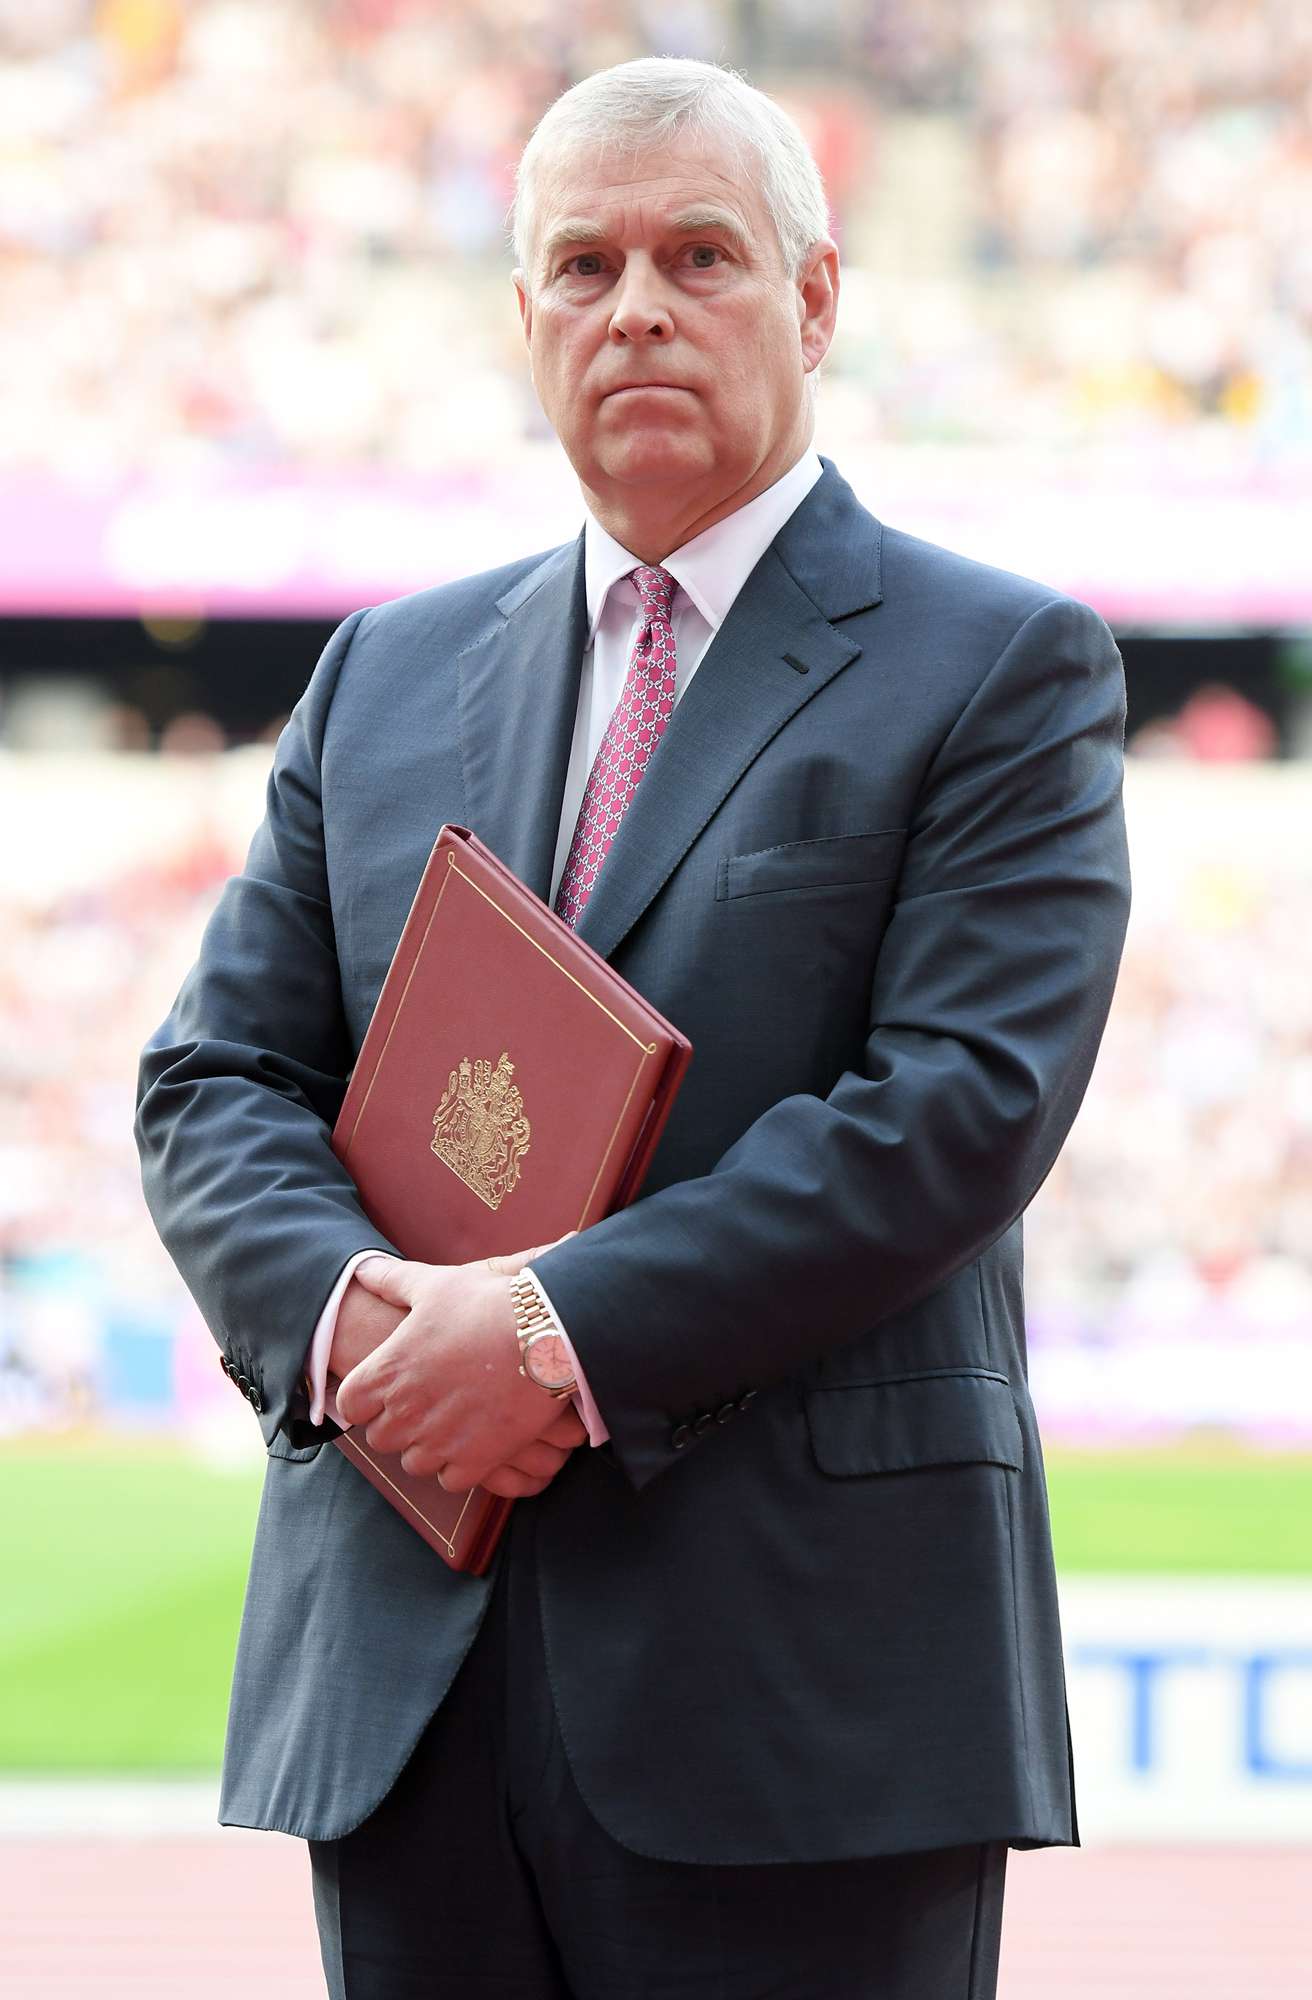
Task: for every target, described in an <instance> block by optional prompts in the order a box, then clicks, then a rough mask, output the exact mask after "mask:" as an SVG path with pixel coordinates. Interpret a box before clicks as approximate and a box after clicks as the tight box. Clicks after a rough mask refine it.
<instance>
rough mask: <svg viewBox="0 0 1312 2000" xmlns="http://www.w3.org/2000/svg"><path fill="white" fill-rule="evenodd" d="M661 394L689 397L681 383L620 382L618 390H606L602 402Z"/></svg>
mask: <svg viewBox="0 0 1312 2000" xmlns="http://www.w3.org/2000/svg"><path fill="white" fill-rule="evenodd" d="M653 393H661V394H664V395H670V396H683V395H691V393H692V392H691V390H689V389H686V388H685V387H684V385H683V383H682V382H621V383H620V385H619V387H618V388H615V389H608V390H607V391H606V394H605V396H604V397H603V398H602V401H603V402H610V401H611V399H612V398H613V397H615V396H650V395H652V394H653Z"/></svg>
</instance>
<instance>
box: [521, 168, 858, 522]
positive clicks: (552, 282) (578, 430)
mask: <svg viewBox="0 0 1312 2000" xmlns="http://www.w3.org/2000/svg"><path fill="white" fill-rule="evenodd" d="M534 234H535V241H534V245H533V253H532V254H533V263H532V268H531V270H530V271H529V272H527V273H523V272H521V273H517V274H516V288H517V290H518V292H519V297H520V309H521V312H522V315H523V322H524V334H525V338H526V340H527V342H528V347H529V354H530V358H531V363H532V370H533V382H534V386H535V388H536V389H537V392H538V396H539V398H540V399H541V402H542V407H543V409H544V410H545V412H546V414H547V417H548V419H549V421H550V422H551V424H552V427H553V428H554V430H555V431H556V433H557V435H558V436H559V438H560V440H561V443H562V444H563V445H564V447H565V450H566V451H567V452H568V454H569V457H570V460H571V462H572V464H573V466H574V469H575V471H576V473H577V474H578V476H579V478H580V480H581V481H582V483H583V485H584V487H585V488H586V489H588V490H589V491H590V492H591V493H593V494H594V495H596V496H597V497H598V498H600V499H601V500H602V501H604V502H610V503H611V504H613V505H616V506H619V507H620V508H622V509H624V510H625V511H626V512H628V513H630V514H635V513H636V514H639V515H640V514H641V513H642V511H643V509H644V507H650V509H651V510H652V511H653V513H659V512H661V511H662V509H664V510H665V511H667V512H668V511H669V509H670V507H671V505H672V504H673V505H674V507H675V510H676V511H677V512H679V513H681V514H683V515H684V516H686V518H687V519H688V520H690V521H692V520H696V519H697V518H698V517H699V515H701V516H704V515H705V513H706V512H707V511H708V510H710V511H713V510H715V508H716V507H717V506H718V505H719V503H720V502H722V501H723V500H725V499H726V498H728V497H730V496H734V495H740V494H742V493H743V490H744V488H747V487H754V488H756V490H760V487H761V486H762V485H765V484H769V483H771V482H772V481H773V479H775V478H778V477H779V476H780V475H781V474H782V473H783V472H785V471H787V469H788V467H789V466H790V465H791V464H792V463H793V462H794V460H795V459H796V458H797V457H798V456H799V455H800V454H801V452H802V450H803V449H804V448H805V446H806V444H807V442H808V440H809V438H810V434H811V414H810V398H809V395H808V394H807V389H806V377H807V375H808V374H809V373H810V371H811V370H812V369H813V368H814V367H815V366H816V364H817V363H818V362H819V360H820V359H821V356H822V355H823V354H824V351H825V349H826V347H827V346H828V344H829V339H830V334H831V331H832V321H833V304H834V297H835V294H836V278H837V256H836V253H835V252H834V250H833V246H832V245H831V244H828V243H826V244H825V245H824V246H822V247H821V248H820V250H819V251H818V252H817V253H816V255H815V256H814V257H813V258H812V260H811V263H810V264H809V265H808V267H807V271H806V272H804V273H803V274H802V277H801V279H800V280H798V281H794V280H793V279H792V278H790V277H789V275H788V273H787V271H786V269H785V267H784V261H783V254H782V252H781V250H780V247H779V241H778V238H777V236H776V234H775V230H774V225H773V223H772V222H771V220H770V216H769V213H768V211H767V209H766V207H765V203H764V201H763V199H762V197H761V194H760V192H759V189H758V187H757V185H756V183H755V180H754V179H753V178H752V177H751V176H750V174H747V173H745V172H744V171H743V170H741V169H740V168H739V167H738V165H737V164H736V162H735V160H734V158H733V155H732V154H731V152H730V151H729V149H728V148H727V147H724V146H721V145H717V144H715V143H703V142H699V141H697V140H695V139H693V138H691V137H686V138H682V139H678V140H676V141H675V142H674V143H673V144H672V145H670V146H668V147H663V148H661V149H660V150H655V151H650V152H646V153H643V154H640V155H639V156H638V157H637V159H636V160H635V159H634V158H633V157H632V155H629V154H624V153H616V152H608V153H601V154H597V153H592V154H588V153H585V152H583V151H582V150H570V151H568V152H566V153H564V154H562V155H561V156H560V157H558V158H557V159H554V160H548V161H547V162H544V165H543V168H542V171H541V175H540V179H539V184H538V191H537V202H536V215H535V232H534ZM817 273H818V275H817ZM703 503H705V504H703Z"/></svg>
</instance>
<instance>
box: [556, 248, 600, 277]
mask: <svg viewBox="0 0 1312 2000" xmlns="http://www.w3.org/2000/svg"><path fill="white" fill-rule="evenodd" d="M565 269H566V270H567V271H568V272H569V273H570V274H571V275H572V276H573V277H575V278H599V277H600V276H601V271H602V262H601V258H600V257H599V256H598V254H597V252H596V251H595V250H582V251H580V253H579V255H578V256H577V257H571V258H570V260H569V262H568V264H567V265H566V266H565Z"/></svg>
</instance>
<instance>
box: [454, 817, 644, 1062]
mask: <svg viewBox="0 0 1312 2000" xmlns="http://www.w3.org/2000/svg"><path fill="white" fill-rule="evenodd" d="M446 859H447V866H448V868H454V870H455V872H456V874H457V875H458V876H459V877H460V879H461V881H462V882H468V884H469V886H470V888H471V889H472V890H473V891H474V894H475V895H476V896H481V897H482V898H483V901H484V902H485V903H490V904H491V905H492V908H493V909H494V910H495V911H496V912H497V913H498V915H499V916H503V917H504V918H505V920H506V922H507V923H508V924H510V925H511V926H512V928H513V929H515V930H517V931H518V932H519V934H520V936H521V937H522V938H527V939H528V942H529V943H530V944H531V945H532V947H533V949H534V951H540V952H541V953H542V956H543V957H544V958H546V959H550V961H551V963H552V964H553V965H554V966H555V968H556V970H557V972H563V973H564V975H565V977H566V979H568V981H569V983H570V985H571V986H577V987H578V989H579V992H580V993H584V994H586V995H587V997H588V999H589V1000H591V1002H592V1004H593V1006H594V1007H600V1009H601V1011H602V1013H603V1014H604V1015H605V1016H606V1019H607V1020H608V1021H613V1022H614V1023H615V1026H616V1027H617V1028H618V1029H619V1031H620V1033H621V1034H622V1035H627V1036H628V1038H629V1040H630V1041H631V1042H635V1043H636V1044H637V1046H638V1047H639V1048H640V1049H642V1050H643V1051H644V1053H645V1054H647V1055H649V1056H654V1055H655V1053H656V1044H655V1042H644V1041H643V1039H642V1037H641V1035H635V1034H634V1032H633V1030H632V1028H626V1027H625V1025H624V1023H623V1021H621V1019H620V1017H619V1015H618V1014H612V1013H611V1011H610V1008H609V1007H608V1006H607V1005H606V1003H605V1001H604V1000H598V998H597V996H596V994H595V993H593V992H591V991H590V989H589V988H588V987H586V986H585V985H584V984H583V981H582V980H581V979H576V978H575V977H574V974H573V973H572V972H571V971H570V969H569V967H568V966H567V965H562V964H561V962H560V960H559V959H558V958H557V957H556V954H555V953H554V952H552V951H548V950H547V947H546V946H545V945H544V944H539V943H538V941H537V939H536V938H535V937H534V936H533V934H532V932H531V931H526V930H525V929H524V926H523V924H517V923H516V922H515V919H514V918H513V917H512V916H511V914H510V912H509V910H507V909H504V908H503V907H502V905H501V904H500V903H498V901H497V899H496V897H495V896H489V895H488V893H487V890H486V889H480V888H479V885H478V883H477V882H476V881H475V880H474V878H473V876H472V875H466V873H465V871H464V869H463V868H462V867H461V866H460V863H459V862H458V861H457V860H456V857H455V855H454V854H452V853H451V851H450V850H449V849H448V850H447V857H446ZM447 879H448V880H450V877H449V876H448V878H447ZM433 915H434V916H436V915H437V904H436V903H434V905H433ZM424 936H425V938H427V936H428V932H427V931H425V932H424ZM419 949H420V950H421V951H422V950H423V945H422V944H421V945H420V947H419Z"/></svg>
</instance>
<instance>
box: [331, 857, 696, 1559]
mask: <svg viewBox="0 0 1312 2000" xmlns="http://www.w3.org/2000/svg"><path fill="white" fill-rule="evenodd" d="M691 1055H692V1048H691V1045H690V1044H689V1042H688V1041H687V1040H686V1039H685V1037H684V1036H682V1035H680V1034H679V1032H678V1030H677V1029H675V1028H673V1027H671V1025H670V1023H669V1022H668V1021H666V1020H664V1019H663V1018H662V1016H661V1015H659V1014H658V1013H657V1012H656V1010H655V1009H654V1008H653V1007H649V1006H648V1004H647V1002H646V1001H645V1000H644V999H643V998H642V996H641V994H639V993H636V992H635V991H634V989H633V988H632V987H631V986H630V985H629V984H628V982H627V980H624V979H622V978H621V977H620V976H619V974H618V973H617V972H615V971H613V970H612V968H611V967H610V966H609V965H607V963H606V961H605V959H603V958H599V957H598V955H597V953H596V952H595V951H593V950H592V948H591V946H589V945H586V944H584V942H583V941H582V939H581V938H579V937H576V936H575V934H574V932H573V931H572V930H571V929H570V928H569V926H568V925H567V924H564V923H562V922H561V920H560V918H559V917H557V916H556V915H555V914H554V912H553V911H551V910H550V909H548V907H547V905H546V904H545V903H544V902H542V900H541V899H540V897H537V896H535V895H534V894H533V893H532V891H531V890H530V889H526V888H525V886H524V884H523V883H522V882H521V881H519V879H518V878H517V877H516V876H515V875H512V874H511V872H510V870H509V869H508V868H506V867H504V866H503V865H502V863H501V862H500V861H498V860H497V858H496V856H495V855H494V854H492V853H491V852H490V851H489V849H487V848H486V847H484V846H483V844H482V842H481V841H480V840H478V839H477V838H476V837H475V835H474V834H472V833H470V832H468V831H467V830H466V829H465V828H464V827H460V826H444V827H443V828H442V830H441V832H440V833H439V834H438V837H437V841H436V844H435V846H434V848H433V851H432V854H431V855H430V856H429V859H428V864H427V866H426V867H425V869H424V874H423V879H422V881H421V882H420V884H419V889H418V892H417V893H416V896H415V899H414V903H413V904H412V906H411V909H410V914H409V916H408V917H407V919H406V923H405V929H404V930H403V931H402V933H401V938H400V942H399V943H398V945H397V947H396V952H395V954H394V956H393V959H392V963H391V967H390V969H389V971H388V974H387V978H386V979H385V980H384V982H383V988H382V992H381V993H380V994H379V997H378V1004H377V1006H376V1007H375V1009H374V1013H373V1018H372V1020H371V1021H370V1023H369V1027H368V1030H367V1032H366V1034H365V1038H364V1042H363V1044H362V1046H361V1049H360V1054H359V1057H358V1059H357V1062H356V1065H355V1069H354V1071H353V1072H352V1075H351V1081H350V1084H349V1087H348V1089H347V1092H346V1097H345V1099H344V1101H343V1104H342V1109H341V1113H340V1115H339V1117H338V1119H337V1123H336V1125H335V1126H334V1128H333V1139H332V1143H333V1150H334V1152H335V1153H336V1154H337V1156H338V1158H339V1159H340V1160H341V1161H342V1163H343V1165H344V1166H345V1167H346V1168H347V1169H348V1171H349V1172H350V1174H351V1177H352V1178H353V1180H354V1181H355V1184H356V1186H357V1187H358V1188H359V1190H360V1198H361V1200H362V1202H363V1204H364V1207H365V1209H366V1211H367V1212H368V1214H369V1216H370V1218H371V1219H372V1221H373V1222H374V1223H375V1224H376V1225H377V1227H378V1228H379V1229H381V1230H382V1232H383V1234H384V1235H385V1236H387V1237H389V1238H390V1239H391V1241H392V1242H393V1243H395V1244H396V1246H397V1248H398V1249H399V1250H401V1251H402V1252H403V1253H404V1254H405V1255H406V1256H407V1257H413V1258H419V1259H422V1260H423V1261H424V1262H425V1263H431V1264H463V1263H468V1262H470V1261H471V1260H472V1259H474V1258H479V1257H490V1256H496V1255H498V1254H500V1253H503V1252H506V1251H513V1250H524V1249H528V1248H530V1247H531V1246H532V1245H534V1244H538V1243H551V1242H554V1241H555V1240H556V1238H557V1237H560V1236H564V1235H565V1234H566V1233H567V1232H568V1231H569V1230H571V1229H586V1228H587V1226H588V1224H589V1223H590V1222H595V1221H597V1220H598V1218H599V1217H601V1216H603V1215H608V1214H610V1213H611V1212H612V1210H614V1209H617V1208H622V1207H623V1206H624V1204H625V1203H626V1202H628V1201H631V1200H632V1199H633V1196H634V1195H635V1194H636V1193H637V1191H638V1188H639V1186H640V1184H641V1181H642V1177H643V1174H644V1172H645V1171H646V1167H647V1163H648V1161H649V1160H650V1158H651V1155H652V1152H653V1149H654V1148H655V1145H656V1142H657V1140H658V1139H659V1137H660V1135H661V1131H662V1129H663V1127H664V1124H665V1120H666V1118H667V1117H668V1116H669V1112H670V1107H671V1105H672V1103H673V1101H674V1093H675V1091H676V1090H677V1088H678V1085H679V1082H680V1080H681V1078H682V1076H683V1073H684V1071H685V1069H686V1068H687V1066H688V1062H689V1059H690V1057H691ZM332 1413H333V1406H331V1405H330V1407H329V1415H330V1416H331V1415H332ZM334 1420H335V1421H337V1419H334ZM333 1442H334V1444H335V1445H336V1446H337V1448H338V1449H339V1450H340V1451H343V1452H345V1454H346V1456H347V1457H348V1458H349V1459H350V1460H351V1462H352V1464H353V1465H356V1466H358V1467H359V1469H360V1471H361V1472H363V1473H364V1475H365V1477H366V1478H367V1479H369V1480H370V1481H371V1482H372V1483H373V1485H374V1486H376V1487H377V1488H378V1490H379V1492H380V1493H382V1494H383V1495H384V1497H385V1498H386V1499H388V1500H389V1501H390V1502H391V1503H392V1505H393V1506H394V1507H395V1508H396V1509H397V1512H398V1513H400V1514H401V1515H403V1516H404V1518H405V1519H406V1520H407V1521H409V1523H410V1525H411V1526H412V1527H413V1528H416V1529H417V1530H418V1532H419V1533H420V1534H421V1535H422V1536H423V1537H424V1539H425V1541H427V1542H428V1543H430V1545H431V1546H432V1547H433V1548H434V1549H436V1551H437V1553H438V1554H439V1555H440V1556H441V1557H442V1558H443V1560H444V1561H446V1562H448V1563H450V1565H451V1567H452V1568H453V1569H460V1570H470V1571H472V1572H474V1573H475V1574H476V1575H481V1574H482V1572H483V1571H484V1570H485V1569H486V1568H487V1566H488V1563H489V1562H490V1561H491V1559H492V1553H493V1550H494V1549H495V1547H496V1544H497V1540H498V1537H499V1536H500V1534H501V1530H502V1529H503V1527H504V1526H505V1522H506V1516H507V1515H508V1513H509V1511H510V1506H511V1503H510V1501H509V1500H504V1499H501V1498H499V1497H498V1496H497V1495H495V1494H491V1493H487V1492H485V1491H484V1490H483V1488H482V1487H475V1488H474V1490H473V1492H472V1493H467V1494H466V1493H447V1492H445V1491H444V1489H443V1488H442V1487H441V1486H440V1485H439V1484H438V1481H437V1480H436V1479H435V1478H419V1477H417V1476H415V1475H414V1474H412V1473H407V1472H405V1471H404V1470H403V1469H402V1466H401V1461H400V1457H399V1455H397V1454H394V1453H387V1452H378V1451H374V1450H373V1449H372V1448H371V1446H370V1445H369V1443H368V1442H367V1440H366V1438H365V1436H364V1432H363V1431H362V1430H359V1429H357V1428H352V1427H349V1426H348V1427H347V1428H345V1429H343V1431H342V1433H341V1435H340V1436H339V1437H336V1438H334V1439H333Z"/></svg>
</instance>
